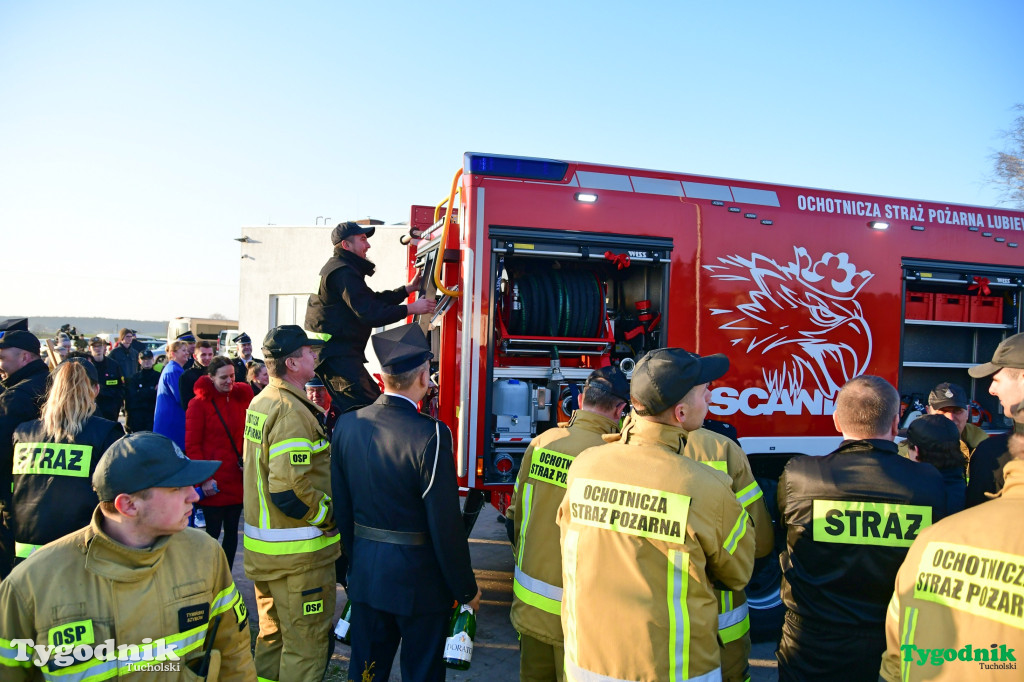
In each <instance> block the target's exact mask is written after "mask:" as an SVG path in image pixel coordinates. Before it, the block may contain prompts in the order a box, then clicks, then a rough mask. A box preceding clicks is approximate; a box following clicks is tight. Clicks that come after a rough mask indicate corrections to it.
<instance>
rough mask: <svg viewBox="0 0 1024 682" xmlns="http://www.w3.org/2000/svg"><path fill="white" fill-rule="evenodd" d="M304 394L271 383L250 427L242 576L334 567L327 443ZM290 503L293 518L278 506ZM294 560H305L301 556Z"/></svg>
mask: <svg viewBox="0 0 1024 682" xmlns="http://www.w3.org/2000/svg"><path fill="white" fill-rule="evenodd" d="M321 412H323V410H321V409H320V408H319V407H317V406H316V405H314V404H313V403H312V402H310V401H309V400H308V399H307V398H306V395H305V393H304V392H300V391H299V389H297V388H295V387H294V386H292V385H291V384H288V383H286V382H284V381H282V380H281V379H279V378H277V377H273V378H271V379H270V383H269V384H268V385H267V387H266V388H265V389H263V390H262V391H260V394H259V395H258V396H256V397H255V398H254V399H253V401H252V403H250V404H249V409H248V410H247V411H246V417H245V418H246V422H245V431H244V439H245V450H244V459H245V465H244V469H243V472H242V475H243V477H244V498H245V501H244V503H243V504H244V512H245V523H244V526H243V532H244V538H243V546H244V549H245V559H244V562H245V573H246V575H247V576H249V577H250V578H252V579H253V580H277V579H279V578H283V577H285V576H288V575H294V574H297V573H302V572H305V571H308V570H310V569H312V568H317V567H319V566H325V565H327V564H329V563H332V562H333V561H334V560H335V559H337V558H338V556H339V554H340V537H339V536H338V534H337V533H336V532H332V531H334V530H335V527H334V514H333V513H332V510H331V497H330V495H329V493H328V491H330V489H331V470H330V465H331V460H330V443H329V442H328V440H327V438H326V437H325V436H324V432H323V429H322V427H321V426H320V422H319V421H318V419H317V416H316V415H318V414H320V413H321ZM275 493H280V494H282V495H281V496H279V497H278V502H280V503H281V504H285V502H284V501H282V500H287V502H288V505H289V506H288V513H286V512H285V511H283V510H282V509H281V508H279V507H278V505H277V504H275V502H274V499H273V495H274V494H275ZM296 555H303V556H302V557H298V556H296Z"/></svg>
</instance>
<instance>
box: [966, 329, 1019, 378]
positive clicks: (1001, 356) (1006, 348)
mask: <svg viewBox="0 0 1024 682" xmlns="http://www.w3.org/2000/svg"><path fill="white" fill-rule="evenodd" d="M1004 367H1013V368H1015V369H1024V334H1014V335H1013V336H1010V337H1007V338H1005V339H1003V342H1002V343H1000V344H999V345H998V346H996V352H995V353H993V354H992V361H991V362H986V363H985V364H983V365H975V366H974V367H971V368H970V369H969V370H967V373H968V374H970V375H971V376H972V377H974V378H975V379H980V378H982V377H987V376H989V375H992V374H995V373H996V372H998V371H999V370H1001V369H1003V368H1004Z"/></svg>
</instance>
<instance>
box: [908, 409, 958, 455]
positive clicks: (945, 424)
mask: <svg viewBox="0 0 1024 682" xmlns="http://www.w3.org/2000/svg"><path fill="white" fill-rule="evenodd" d="M907 443H908V444H910V445H913V446H914V447H915V448H920V449H922V450H934V449H936V448H938V447H941V446H942V445H943V444H945V445H947V446H948V445H950V444H952V445H953V447H955V448H956V449H957V450H959V449H960V430H959V429H958V428H956V424H954V423H953V422H952V421H950V420H949V419H946V418H945V417H943V416H942V415H941V414H923V415H921V416H920V417H918V418H917V419H915V420H914V421H912V422H910V426H909V427H907Z"/></svg>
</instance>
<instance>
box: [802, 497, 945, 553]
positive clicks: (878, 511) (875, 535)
mask: <svg viewBox="0 0 1024 682" xmlns="http://www.w3.org/2000/svg"><path fill="white" fill-rule="evenodd" d="M812 523H813V526H812V528H813V531H814V540H815V541H816V542H835V543H838V544H844V545H876V546H882V547H910V545H912V544H913V543H914V539H915V538H917V535H918V533H920V532H921V531H922V530H924V529H925V528H927V527H928V526H930V525H932V508H931V507H926V506H921V505H915V504H887V503H884V502H844V501H841V500H814V505H813V522H812Z"/></svg>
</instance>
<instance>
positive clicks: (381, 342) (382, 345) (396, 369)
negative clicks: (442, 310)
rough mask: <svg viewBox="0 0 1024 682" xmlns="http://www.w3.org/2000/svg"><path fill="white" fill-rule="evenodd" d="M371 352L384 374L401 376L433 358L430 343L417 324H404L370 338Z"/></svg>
mask: <svg viewBox="0 0 1024 682" xmlns="http://www.w3.org/2000/svg"><path fill="white" fill-rule="evenodd" d="M370 342H371V343H372V344H373V352H374V353H376V355H377V359H378V360H379V361H380V368H381V371H383V372H384V373H385V374H401V373H402V372H408V371H409V370H412V369H415V368H417V367H419V366H420V365H422V364H423V363H424V362H426V361H427V360H428V359H430V358H432V357H434V355H433V353H431V352H430V342H429V341H427V337H426V335H425V334H424V333H423V330H422V329H420V326H419V325H418V324H404V325H402V326H401V327H395V328H394V329H386V330H384V331H382V332H380V333H379V334H374V335H373V336H371V337H370Z"/></svg>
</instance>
